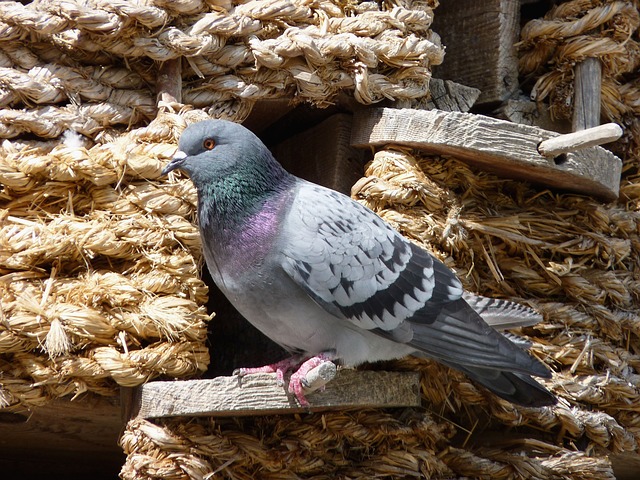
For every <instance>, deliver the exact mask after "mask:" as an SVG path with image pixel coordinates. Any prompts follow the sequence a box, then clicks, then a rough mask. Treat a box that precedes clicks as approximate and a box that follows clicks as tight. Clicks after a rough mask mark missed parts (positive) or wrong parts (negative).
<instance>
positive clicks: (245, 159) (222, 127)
mask: <svg viewBox="0 0 640 480" xmlns="http://www.w3.org/2000/svg"><path fill="white" fill-rule="evenodd" d="M273 163H276V162H275V159H273V157H272V156H271V153H270V152H269V150H268V149H267V148H266V147H265V146H264V144H263V143H262V142H261V141H260V139H259V138H258V137H257V136H256V135H254V134H253V133H252V132H251V131H249V130H247V129H246V128H245V127H243V126H242V125H239V124H237V123H233V122H229V121H226V120H205V121H203V122H197V123H194V124H192V125H190V126H189V127H187V128H186V129H185V131H184V132H183V133H182V136H181V137H180V143H179V145H178V151H177V152H176V154H175V155H174V157H173V159H172V160H171V162H170V163H169V164H168V165H167V166H166V167H165V168H164V169H163V170H162V174H163V175H166V174H168V173H169V172H171V171H173V170H178V169H179V170H183V171H185V172H186V173H187V174H188V175H189V177H190V178H191V180H192V181H193V183H194V184H195V185H196V187H199V186H201V185H202V184H205V183H208V182H211V181H214V180H216V179H218V178H220V177H221V176H225V175H230V174H237V173H238V172H242V171H244V170H255V169H260V167H267V169H268V168H269V167H271V164H273Z"/></svg>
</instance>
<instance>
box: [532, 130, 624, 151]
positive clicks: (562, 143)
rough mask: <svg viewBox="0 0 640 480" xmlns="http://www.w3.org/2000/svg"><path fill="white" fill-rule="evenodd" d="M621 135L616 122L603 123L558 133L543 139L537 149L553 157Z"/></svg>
mask: <svg viewBox="0 0 640 480" xmlns="http://www.w3.org/2000/svg"><path fill="white" fill-rule="evenodd" d="M621 136H622V127H620V125H618V124H616V123H605V124H604V125H600V126H597V127H593V128H588V129H586V130H579V131H577V132H573V133H567V134H564V135H558V136H557V137H553V138H550V139H549V140H544V141H543V142H541V143H540V145H538V151H539V152H540V154H541V155H544V156H545V157H555V156H556V155H560V154H562V153H569V152H574V151H576V150H580V149H582V148H588V147H595V146H596V145H604V144H605V143H609V142H615V141H616V140H618V139H619V138H620V137H621Z"/></svg>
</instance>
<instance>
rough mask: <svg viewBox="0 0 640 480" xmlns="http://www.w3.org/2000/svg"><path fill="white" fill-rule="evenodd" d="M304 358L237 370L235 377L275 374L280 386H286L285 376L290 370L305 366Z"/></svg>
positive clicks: (297, 357) (298, 356)
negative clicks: (253, 374)
mask: <svg viewBox="0 0 640 480" xmlns="http://www.w3.org/2000/svg"><path fill="white" fill-rule="evenodd" d="M303 360H304V357H302V356H300V355H294V356H292V357H289V358H285V359H284V360H280V361H279V362H276V363H272V364H270V365H265V366H264V367H249V368H237V369H235V370H234V371H233V374H234V375H238V376H239V377H244V376H245V375H251V374H252V373H275V374H276V381H277V383H278V386H282V385H284V376H285V375H286V374H287V372H289V371H290V370H293V369H294V368H295V367H297V366H298V365H301V364H303Z"/></svg>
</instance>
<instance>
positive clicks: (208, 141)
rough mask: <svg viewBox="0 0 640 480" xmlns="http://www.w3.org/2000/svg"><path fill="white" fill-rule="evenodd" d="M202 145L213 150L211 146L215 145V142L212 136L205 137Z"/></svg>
mask: <svg viewBox="0 0 640 480" xmlns="http://www.w3.org/2000/svg"><path fill="white" fill-rule="evenodd" d="M202 146H203V147H204V148H206V149H207V150H213V147H215V146H216V142H215V141H214V140H213V138H207V139H206V140H205V141H204V142H202Z"/></svg>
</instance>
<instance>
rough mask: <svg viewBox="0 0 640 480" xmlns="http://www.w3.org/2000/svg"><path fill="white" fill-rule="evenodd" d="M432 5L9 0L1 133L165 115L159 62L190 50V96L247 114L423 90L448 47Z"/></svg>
mask: <svg viewBox="0 0 640 480" xmlns="http://www.w3.org/2000/svg"><path fill="white" fill-rule="evenodd" d="M433 6H434V5H433V4H431V3H430V2H409V1H406V2H405V1H399V2H394V4H391V5H390V6H389V7H388V9H380V7H378V5H376V4H374V3H371V2H364V3H362V4H355V3H353V4H351V3H349V2H335V3H334V2H331V1H326V0H325V1H319V2H308V1H307V0H279V1H276V2H263V1H259V0H253V1H249V2H246V3H242V4H239V5H232V2H231V1H228V2H220V4H218V5H213V6H208V5H207V4H205V3H202V2H155V5H139V4H129V3H128V2H121V1H106V0H100V1H98V0H92V1H91V2H76V1H63V0H56V1H39V2H32V3H30V4H28V5H22V4H21V3H18V2H4V3H1V4H0V32H2V34H1V35H0V107H4V108H3V109H2V110H0V137H2V138H15V137H17V136H19V135H21V134H22V133H25V132H32V133H35V134H37V135H38V136H40V137H44V138H54V137H58V136H59V135H60V134H61V133H62V132H63V131H64V130H66V129H73V130H75V131H77V132H80V133H82V134H84V135H87V136H90V137H94V136H95V135H97V134H98V133H100V131H101V130H102V129H103V128H104V127H106V126H119V125H120V126H128V125H141V124H142V123H144V122H148V121H149V120H151V119H153V118H154V116H155V114H156V112H157V110H156V105H155V94H154V93H155V92H154V88H153V87H154V85H155V83H156V78H157V74H156V73H157V65H156V64H154V63H152V62H150V60H154V61H156V62H164V61H167V60H171V59H176V58H184V59H185V62H184V66H185V72H184V75H183V79H184V80H185V82H186V83H185V88H184V92H183V99H184V101H185V102H186V103H189V104H191V105H193V106H194V107H196V108H203V109H205V110H206V111H207V112H208V113H211V114H213V115H214V116H217V117H225V118H230V119H232V120H236V121H241V120H243V119H244V118H246V117H247V116H248V114H249V113H250V111H251V108H252V106H253V104H254V103H255V102H256V101H257V100H260V99H266V98H280V97H287V98H295V99H297V100H299V101H309V102H312V103H315V104H318V105H328V104H330V103H331V101H332V99H334V98H335V96H336V95H337V94H338V93H339V92H341V91H352V92H353V95H354V96H355V98H356V99H357V100H358V101H360V102H362V103H373V102H377V101H380V100H383V99H385V98H392V99H405V100H407V99H418V98H422V97H425V96H427V95H428V83H429V78H430V67H431V66H432V65H436V64H439V63H441V62H442V59H443V54H444V51H443V48H442V47H441V46H440V40H439V38H438V36H437V35H436V34H434V33H433V32H431V31H430V30H429V26H430V25H431V21H432V19H433V12H432V7H433ZM183 7H184V8H183ZM29 39H33V40H29ZM36 40H37V41H36ZM130 60H136V61H135V62H130ZM123 63H126V64H128V67H129V68H127V69H124V68H122V66H121V65H122V64H123ZM64 102H68V103H67V104H66V105H60V103H64Z"/></svg>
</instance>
